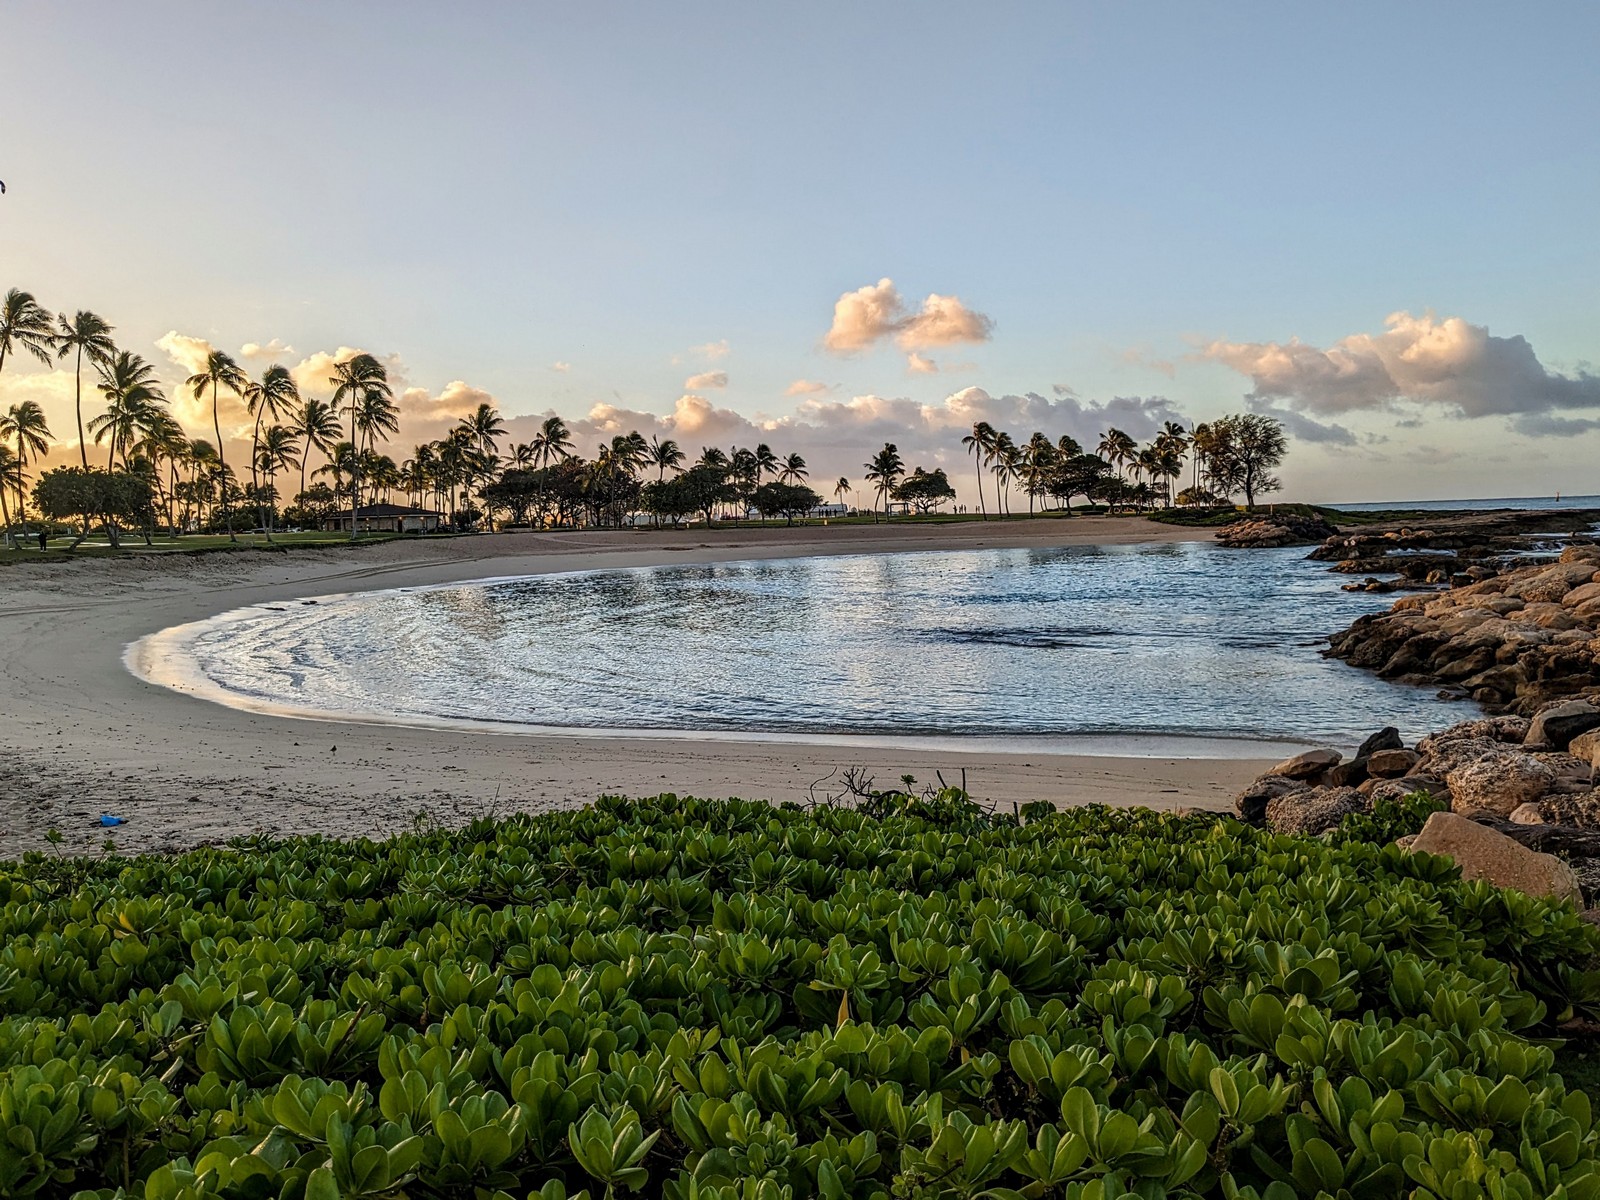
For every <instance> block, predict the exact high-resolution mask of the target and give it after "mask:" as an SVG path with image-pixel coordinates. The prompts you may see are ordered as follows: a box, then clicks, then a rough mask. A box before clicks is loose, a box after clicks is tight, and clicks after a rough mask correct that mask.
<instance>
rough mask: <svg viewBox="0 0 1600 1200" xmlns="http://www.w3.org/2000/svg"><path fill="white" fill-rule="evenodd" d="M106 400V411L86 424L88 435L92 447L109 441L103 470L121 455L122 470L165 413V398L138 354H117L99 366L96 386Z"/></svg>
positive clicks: (151, 370) (152, 370)
mask: <svg viewBox="0 0 1600 1200" xmlns="http://www.w3.org/2000/svg"><path fill="white" fill-rule="evenodd" d="M96 387H97V389H98V390H99V392H100V394H101V395H102V396H104V397H105V399H106V407H105V411H104V412H102V413H100V414H99V415H98V416H96V417H94V418H92V419H91V420H90V421H89V432H90V433H92V434H93V435H94V442H95V445H97V446H98V445H99V444H100V443H101V442H102V441H106V440H109V441H110V443H111V450H110V458H109V460H108V461H107V462H106V470H108V471H109V470H111V469H113V468H114V467H115V466H116V465H117V455H119V454H120V455H122V462H123V466H127V465H128V457H129V455H130V454H131V453H132V452H133V447H134V446H135V445H137V444H138V442H139V441H140V439H141V438H142V437H143V435H144V433H145V432H146V431H147V430H149V429H150V428H152V427H153V425H154V424H155V422H156V421H158V420H159V419H160V414H162V413H164V412H165V411H166V403H167V397H166V393H165V392H163V391H162V390H161V385H160V384H159V383H158V382H157V381H156V371H155V368H154V367H152V366H151V365H150V364H149V363H147V362H146V361H145V360H144V359H143V358H141V357H140V356H139V355H137V354H133V353H130V352H129V351H127V350H121V351H118V352H117V353H116V354H114V355H112V356H111V357H110V358H108V359H107V360H106V361H105V362H103V363H101V364H100V382H99V383H98V384H97V385H96Z"/></svg>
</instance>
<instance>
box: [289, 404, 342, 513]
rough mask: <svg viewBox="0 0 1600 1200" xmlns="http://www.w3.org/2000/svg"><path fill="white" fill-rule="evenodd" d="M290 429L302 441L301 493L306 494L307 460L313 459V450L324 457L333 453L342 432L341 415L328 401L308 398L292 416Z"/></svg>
mask: <svg viewBox="0 0 1600 1200" xmlns="http://www.w3.org/2000/svg"><path fill="white" fill-rule="evenodd" d="M289 428H290V429H292V430H294V433H295V437H296V438H297V439H299V441H300V491H301V492H304V491H305V490H306V459H308V458H310V457H311V451H312V450H317V451H319V452H320V453H322V454H324V455H328V454H332V453H333V447H334V445H335V444H336V443H337V442H338V441H339V434H340V433H341V432H342V430H340V428H339V414H338V413H336V412H334V411H333V405H331V404H329V403H328V402H327V401H326V400H318V399H317V398H316V397H315V396H307V397H306V398H305V399H304V400H303V401H301V404H300V407H299V408H298V409H296V410H295V411H294V413H293V414H292V415H291V417H290V420H289Z"/></svg>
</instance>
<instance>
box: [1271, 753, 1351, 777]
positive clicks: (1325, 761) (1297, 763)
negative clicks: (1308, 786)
mask: <svg viewBox="0 0 1600 1200" xmlns="http://www.w3.org/2000/svg"><path fill="white" fill-rule="evenodd" d="M1343 757H1344V755H1342V754H1340V753H1339V752H1338V751H1337V750H1307V751H1306V752H1305V753H1304V754H1296V755H1295V756H1294V757H1293V758H1286V759H1284V760H1283V761H1282V762H1281V763H1279V764H1278V765H1277V766H1275V767H1273V768H1272V770H1270V771H1268V772H1267V774H1268V775H1282V776H1283V777H1284V778H1286V779H1314V778H1315V777H1316V776H1318V775H1321V774H1322V773H1323V772H1324V771H1326V770H1327V769H1328V768H1329V767H1336V766H1338V765H1339V760H1340V759H1341V758H1343Z"/></svg>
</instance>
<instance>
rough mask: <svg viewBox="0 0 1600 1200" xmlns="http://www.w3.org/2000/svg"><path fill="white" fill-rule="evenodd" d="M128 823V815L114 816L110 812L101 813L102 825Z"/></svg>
mask: <svg viewBox="0 0 1600 1200" xmlns="http://www.w3.org/2000/svg"><path fill="white" fill-rule="evenodd" d="M127 823H128V818H127V817H113V816H112V815H111V814H110V813H101V814H100V824H102V825H126V824H127Z"/></svg>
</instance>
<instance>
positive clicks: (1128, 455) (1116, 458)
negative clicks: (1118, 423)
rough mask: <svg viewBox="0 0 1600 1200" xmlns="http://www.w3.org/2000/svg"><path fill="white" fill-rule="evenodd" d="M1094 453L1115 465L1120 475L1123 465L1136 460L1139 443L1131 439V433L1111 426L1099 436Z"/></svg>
mask: <svg viewBox="0 0 1600 1200" xmlns="http://www.w3.org/2000/svg"><path fill="white" fill-rule="evenodd" d="M1095 453H1097V454H1099V455H1100V456H1101V457H1102V458H1104V459H1105V460H1106V461H1107V462H1109V463H1110V464H1111V465H1112V466H1114V467H1116V468H1117V474H1118V475H1121V474H1122V468H1123V467H1124V466H1126V465H1127V464H1130V463H1133V462H1136V461H1137V460H1138V457H1139V443H1138V442H1136V441H1134V440H1133V437H1132V435H1130V434H1127V433H1124V432H1123V431H1122V430H1120V429H1117V428H1116V427H1114V426H1113V427H1112V428H1110V429H1108V430H1106V431H1105V433H1103V434H1102V435H1101V436H1100V444H1099V445H1098V446H1096V447H1095Z"/></svg>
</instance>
